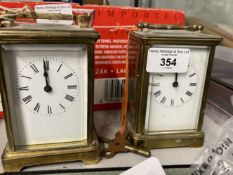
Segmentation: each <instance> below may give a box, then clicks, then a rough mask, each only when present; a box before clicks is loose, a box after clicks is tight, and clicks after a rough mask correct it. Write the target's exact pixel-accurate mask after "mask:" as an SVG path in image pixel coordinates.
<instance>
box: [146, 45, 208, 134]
mask: <svg viewBox="0 0 233 175" xmlns="http://www.w3.org/2000/svg"><path fill="white" fill-rule="evenodd" d="M156 47H157V46H156ZM167 47H169V48H188V49H189V50H190V57H189V66H188V69H187V71H186V72H184V73H173V72H169V73H160V72H156V73H149V86H148V96H147V109H146V122H145V130H147V131H149V132H150V133H153V132H158V131H159V132H160V131H182V130H186V131H187V130H189V131H193V130H195V129H197V126H198V117H199V115H200V109H201V104H202V97H203V95H204V94H203V92H204V84H205V77H206V72H207V71H206V70H207V65H208V58H209V48H208V47H205V46H173V45H170V46H167Z"/></svg>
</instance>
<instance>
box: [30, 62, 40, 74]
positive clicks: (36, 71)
mask: <svg viewBox="0 0 233 175" xmlns="http://www.w3.org/2000/svg"><path fill="white" fill-rule="evenodd" d="M30 67H31V68H32V70H33V71H34V72H35V73H38V72H39V70H38V69H37V67H36V66H35V64H32V65H30Z"/></svg>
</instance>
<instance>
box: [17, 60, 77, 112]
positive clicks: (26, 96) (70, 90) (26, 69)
mask: <svg viewBox="0 0 233 175" xmlns="http://www.w3.org/2000/svg"><path fill="white" fill-rule="evenodd" d="M28 61H29V62H28V64H26V65H24V66H23V67H22V68H21V70H20V71H19V73H18V79H17V86H16V91H17V92H18V98H19V100H20V101H21V103H22V104H23V105H24V106H25V107H26V108H27V109H28V110H29V111H31V112H32V113H34V114H35V115H39V116H57V115H60V114H62V113H64V112H66V111H67V110H69V109H70V108H71V107H72V105H73V104H74V103H75V102H76V101H77V100H79V93H80V85H79V76H78V74H77V73H76V72H75V70H74V69H72V68H71V66H69V64H68V63H66V62H64V60H61V59H58V58H54V57H45V58H43V57H39V58H36V59H35V58H33V59H32V60H28ZM44 65H45V66H44ZM44 74H47V77H46V76H44ZM46 81H47V85H46ZM56 82H59V83H56ZM46 88H47V89H46ZM38 93H39V94H40V95H37V94H38ZM45 99H46V101H45Z"/></svg>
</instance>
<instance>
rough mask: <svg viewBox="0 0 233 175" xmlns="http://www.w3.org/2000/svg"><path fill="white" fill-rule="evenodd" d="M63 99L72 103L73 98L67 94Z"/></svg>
mask: <svg viewBox="0 0 233 175" xmlns="http://www.w3.org/2000/svg"><path fill="white" fill-rule="evenodd" d="M65 99H66V100H68V101H70V102H73V101H74V97H72V96H71V95H68V94H66V96H65Z"/></svg>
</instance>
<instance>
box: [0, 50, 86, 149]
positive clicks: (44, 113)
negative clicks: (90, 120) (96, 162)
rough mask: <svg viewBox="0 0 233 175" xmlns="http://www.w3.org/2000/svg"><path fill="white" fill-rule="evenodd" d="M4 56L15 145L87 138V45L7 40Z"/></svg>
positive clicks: (3, 51)
mask: <svg viewBox="0 0 233 175" xmlns="http://www.w3.org/2000/svg"><path fill="white" fill-rule="evenodd" d="M2 57H3V64H4V73H5V76H6V86H7V89H8V91H7V92H8V99H9V103H10V112H11V116H12V118H11V121H12V126H13V128H12V129H13V135H14V141H15V144H16V145H33V144H44V143H59V142H71V141H81V140H85V139H87V80H88V78H87V49H86V46H82V45H59V46H58V45H4V46H3V47H2ZM10 66H11V69H9V67H10ZM7 76H9V77H7Z"/></svg>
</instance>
